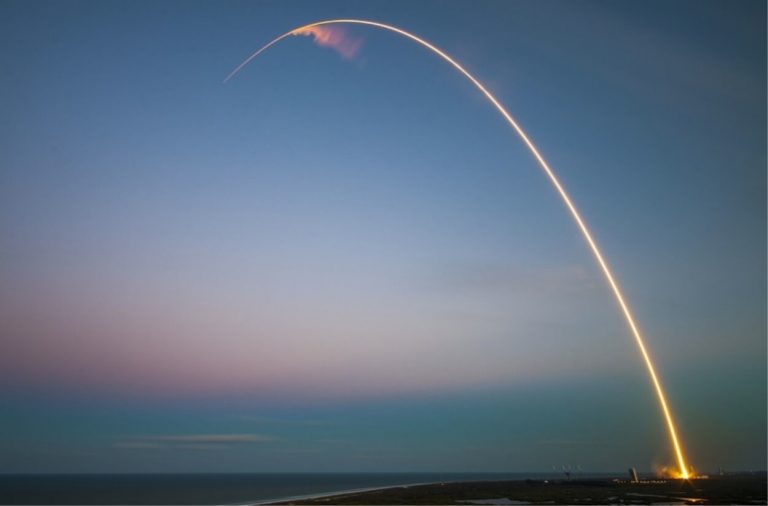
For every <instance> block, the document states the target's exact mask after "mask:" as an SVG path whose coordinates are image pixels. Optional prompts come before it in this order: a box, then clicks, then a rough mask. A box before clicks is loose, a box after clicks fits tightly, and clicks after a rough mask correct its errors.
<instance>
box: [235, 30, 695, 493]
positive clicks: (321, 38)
mask: <svg viewBox="0 0 768 506" xmlns="http://www.w3.org/2000/svg"><path fill="white" fill-rule="evenodd" d="M335 24H357V25H367V26H373V27H376V28H381V29H384V30H388V31H390V32H394V33H396V34H398V35H402V36H403V37H406V38H408V39H410V40H412V41H414V42H416V43H418V44H420V45H421V46H423V47H425V48H427V49H429V50H430V51H432V52H433V53H435V54H437V55H438V56H440V57H441V58H442V59H443V60H445V61H446V62H448V63H450V64H451V65H452V66H453V67H454V68H455V69H456V70H457V71H459V72H460V73H461V74H463V75H464V77H466V78H467V79H469V80H470V81H471V82H472V84H474V85H475V86H476V87H477V89H479V90H480V91H481V92H482V93H483V95H485V97H486V98H487V99H488V100H489V101H490V102H491V104H493V106H494V107H495V108H496V109H497V110H498V111H499V112H500V113H501V115H502V116H503V117H504V119H505V120H507V123H509V125H510V126H511V127H512V128H513V129H514V130H515V132H517V134H518V135H519V136H520V138H521V139H522V141H523V142H524V143H525V145H526V146H527V147H528V150H529V151H530V152H531V154H532V155H533V157H534V158H535V159H536V161H537V162H538V163H539V166H540V167H541V169H542V170H543V171H544V173H545V174H546V175H547V177H548V178H549V180H550V182H551V183H552V185H553V186H554V188H555V190H557V193H558V194H559V195H560V197H561V198H562V200H563V203H564V204H565V206H566V207H567V208H568V211H570V213H571V216H572V217H573V219H574V221H575V222H576V225H577V226H578V227H579V230H580V231H581V233H582V235H583V236H584V240H586V242H587V244H588V245H589V248H590V250H591V251H592V254H593V256H594V257H595V260H596V261H597V264H598V265H599V266H600V269H601V270H602V271H603V274H604V275H605V279H606V281H607V282H608V285H609V286H610V287H611V290H612V291H613V295H614V297H615V298H616V302H617V303H618V304H619V307H620V308H621V312H622V314H623V315H624V319H625V320H626V322H627V325H628V327H629V329H630V330H631V332H632V335H633V336H634V337H635V341H636V343H637V347H638V348H639V350H640V354H641V355H642V357H643V361H644V362H645V365H646V367H647V370H648V374H649V376H650V378H651V382H652V383H653V386H654V389H655V390H656V395H657V397H658V400H659V404H660V406H661V410H662V412H663V414H664V419H665V421H666V425H667V429H668V432H669V438H670V440H671V442H672V446H673V448H674V453H675V455H676V457H677V464H678V468H679V477H680V478H683V479H688V478H690V477H691V476H690V472H689V470H688V467H687V465H686V463H685V458H684V456H683V450H682V447H681V445H680V441H679V440H678V436H677V430H676V429H675V423H674V421H673V419H672V414H671V412H670V409H669V406H668V405H667V400H666V397H665V395H664V389H663V388H662V386H661V381H660V380H659V378H658V376H657V374H656V370H655V368H654V366H653V362H652V361H651V357H650V355H649V354H648V351H647V349H646V347H645V343H644V342H643V338H642V336H641V334H640V330H639V329H638V327H637V325H636V324H635V319H634V317H633V316H632V312H631V311H630V309H629V306H628V305H627V303H626V301H625V300H624V295H623V294H622V292H621V289H620V288H619V285H618V283H617V282H616V280H615V279H614V276H613V273H612V272H611V270H610V268H609V267H608V264H607V262H606V261H605V259H604V258H603V255H602V253H601V252H600V248H598V246H597V243H596V242H595V240H594V239H593V238H592V233H591V232H590V231H589V229H588V228H587V225H586V224H585V223H584V220H583V219H582V218H581V215H580V213H579V211H578V210H577V209H576V206H575V205H574V204H573V202H572V201H571V198H570V197H569V196H568V193H567V192H566V191H565V189H564V188H563V186H562V184H560V181H559V179H558V178H557V176H555V173H554V172H553V171H552V169H551V168H550V167H549V165H548V164H547V162H546V161H545V160H544V157H542V155H541V153H539V150H538V149H537V148H536V146H535V145H534V144H533V142H532V141H531V140H530V139H529V138H528V135H527V134H526V133H525V132H524V131H523V129H522V128H521V127H520V125H518V124H517V122H516V121H515V120H514V118H512V116H511V115H510V114H509V113H508V112H507V110H506V109H505V108H504V106H502V105H501V103H499V101H498V100H497V99H496V97H494V96H493V95H492V94H491V92H489V91H488V90H487V89H486V88H485V86H483V84H482V83H480V81H478V80H477V79H475V77H474V76H472V74H470V73H469V72H468V71H467V70H466V69H465V68H464V67H462V66H461V65H459V64H458V63H457V62H456V61H455V60H454V59H453V58H451V57H450V56H448V55H447V54H446V53H444V52H443V51H441V50H440V49H438V48H437V47H435V46H433V45H432V44H430V43H429V42H427V41H426V40H424V39H422V38H420V37H417V36H416V35H414V34H412V33H409V32H406V31H405V30H401V29H400V28H396V27H394V26H390V25H386V24H384V23H379V22H376V21H367V20H362V19H331V20H326V21H318V22H315V23H310V24H307V25H304V26H301V27H299V28H295V29H293V30H291V31H289V32H287V33H284V34H283V35H281V36H279V37H277V38H276V39H274V40H272V41H271V42H269V43H268V44H266V45H265V46H263V47H262V48H260V49H258V50H257V51H255V52H254V53H253V54H251V55H250V56H249V57H248V58H246V59H245V61H243V62H242V63H241V64H240V65H238V66H237V67H236V68H235V69H234V70H233V71H232V72H231V73H230V74H229V75H228V76H227V78H226V79H225V80H224V82H225V83H226V82H227V81H229V80H230V79H232V78H233V77H234V76H235V75H236V74H237V73H238V72H240V70H241V69H242V68H243V67H245V66H246V65H247V64H248V63H249V62H250V61H251V60H253V59H254V58H256V57H257V56H258V55H259V54H261V53H262V52H264V51H266V50H267V49H269V47H271V46H273V45H274V44H276V43H278V42H280V41H281V40H283V39H284V38H286V37H288V36H289V35H312V36H314V38H315V42H317V43H318V44H319V45H323V46H330V47H332V48H334V49H336V50H337V51H339V53H340V54H342V56H345V57H347V56H346V53H349V51H348V49H344V50H342V49H340V48H345V47H347V46H348V44H349V40H348V39H346V37H345V35H344V34H343V32H336V31H332V30H328V29H327V28H326V26H325V25H335ZM353 47H355V49H354V51H352V53H351V54H352V55H354V53H355V52H356V51H357V48H358V47H359V43H357V44H356V45H353Z"/></svg>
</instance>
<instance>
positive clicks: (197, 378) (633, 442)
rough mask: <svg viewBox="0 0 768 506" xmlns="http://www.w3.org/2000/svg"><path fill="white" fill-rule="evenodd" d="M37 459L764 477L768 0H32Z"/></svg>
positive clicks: (15, 400) (11, 74)
mask: <svg viewBox="0 0 768 506" xmlns="http://www.w3.org/2000/svg"><path fill="white" fill-rule="evenodd" d="M0 10H2V16H0V34H1V35H0V37H2V44H0V64H1V65H2V67H3V68H4V69H5V71H4V72H3V73H2V75H0V89H2V90H3V91H2V93H0V108H1V110H2V111H4V114H3V120H2V121H0V152H2V153H3V155H2V157H1V158H0V248H1V250H2V251H3V262H2V264H0V345H1V346H2V353H0V399H2V401H3V405H4V411H5V414H4V416H3V417H2V418H1V419H0V428H2V430H1V431H0V434H2V435H0V450H2V452H3V454H6V455H12V457H13V458H10V459H4V462H3V463H0V471H4V472H56V471H64V470H68V471H85V472H88V471H96V470H98V471H111V470H113V471H313V470H316V471H349V470H367V471H388V470H391V471H396V470H406V471H407V470H413V471H431V470H435V471H441V470H445V471H449V470H455V471H472V470H483V471H486V470H499V471H504V470H512V471H536V470H547V469H550V466H551V465H552V464H558V465H559V464H562V463H571V464H573V465H576V464H580V465H581V466H582V467H583V468H588V469H594V470H609V469H624V468H626V467H627V466H628V465H634V466H637V467H638V468H643V469H651V468H654V467H658V466H662V465H668V464H671V463H672V462H671V456H670V454H669V444H668V442H667V439H666V435H665V432H664V427H663V424H662V422H661V417H660V413H659V410H658V408H657V406H656V404H655V401H654V398H653V395H652V391H651V387H650V384H649V382H648V380H647V378H646V375H645V371H644V369H643V367H642V363H641V360H640V357H639V355H638V353H637V351H636V349H635V346H634V343H633V341H632V337H631V335H630V334H629V332H628V331H627V330H626V328H625V326H624V324H623V320H622V319H621V316H620V314H619V312H618V308H617V307H616V304H615V302H614V301H613V299H612V297H611V294H610V293H609V291H608V288H607V286H606V285H605V282H604V281H603V279H602V277H601V275H600V273H599V271H598V270H597V268H596V266H595V265H594V262H593V260H592V258H591V256H590V255H589V253H588V251H587V249H586V246H585V244H584V242H583V240H582V238H581V236H580V235H579V234H578V231H577V229H576V227H575V226H574V225H573V223H572V222H571V220H570V218H569V217H568V215H567V213H566V211H565V209H564V207H563V206H562V204H561V202H560V201H559V199H558V198H557V196H556V194H555V193H554V192H553V191H552V189H551V187H550V186H549V184H548V182H547V180H546V179H545V177H544V176H543V175H542V173H541V171H540V170H539V169H538V167H537V166H536V165H535V163H534V161H533V160H532V158H531V157H530V156H529V154H528V153H527V152H526V151H525V149H524V148H523V146H522V144H521V143H520V142H519V140H518V139H517V138H516V137H515V136H514V134H513V132H512V131H511V130H510V129H509V127H508V126H507V125H506V124H505V123H504V122H503V120H502V119H501V118H500V117H499V116H498V114H497V113H496V112H495V111H494V110H493V109H492V107H490V105H489V104H488V103H487V102H486V101H485V100H484V99H483V98H482V96H480V95H479V93H478V92H477V91H476V90H475V89H474V88H473V87H472V86H471V84H470V83H468V82H467V81H466V80H464V79H463V78H461V76H459V75H457V74H456V73H455V72H454V71H453V70H452V69H451V68H450V67H449V66H447V65H446V64H445V63H444V62H442V61H439V60H438V59H436V58H435V57H434V56H433V55H430V54H428V53H427V52H426V51H425V50H423V48H420V47H418V46H416V45H414V44H413V43H411V42H409V41H406V40H403V39H400V38H398V37H395V36H394V35H393V34H391V33H385V32H381V31H376V30H374V29H370V28H365V27H350V28H348V33H349V35H350V36H353V37H355V38H359V39H360V40H361V41H362V45H361V47H360V50H359V52H358V54H357V55H356V56H355V57H354V58H352V59H345V58H342V57H341V56H340V55H339V54H337V53H335V52H334V51H332V50H331V49H329V48H323V47H317V46H315V45H314V44H312V42H311V40H309V39H307V38H303V37H302V38H298V37H297V38H289V39H287V40H285V41H283V42H282V43H281V44H280V45H278V46H275V47H274V48H272V49H270V51H268V52H266V53H264V54H263V55H262V56H260V57H259V58H258V59H257V60H255V61H254V62H253V63H251V65H249V66H248V67H246V68H245V69H244V70H243V72H242V73H241V74H239V75H238V76H237V78H236V79H234V80H232V81H231V82H229V83H228V84H226V85H224V84H222V79H223V78H224V77H225V76H226V75H227V74H228V73H229V72H230V71H231V70H232V69H233V68H234V67H235V66H236V65H237V64H238V63H239V62H240V61H242V59H243V58H245V57H246V56H247V55H248V54H250V52H251V51H253V50H254V49H255V48H257V47H259V46H260V45H262V44H264V43H265V42H267V41H269V40H271V39H272V38H274V37H275V36H277V35H279V34H281V33H284V32H285V31H287V30H290V29H292V28H294V27H296V26H300V25H302V24H305V23H307V22H311V21H315V20H318V19H328V18H335V17H347V16H349V17H357V18H365V19H374V20H378V21H382V22H385V23H390V24H393V25H396V26H401V27H402V28H405V29H407V30H411V31H413V32H414V33H417V34H418V35H420V36H423V37H424V38H426V39H427V40H429V41H431V42H433V43H434V44H436V45H437V46H438V47H440V48H442V49H444V50H446V51H447V52H448V53H449V54H451V55H453V56H454V57H455V58H456V59H457V60H458V61H459V62H461V63H462V64H464V65H466V67H467V68H468V69H469V70H470V71H471V72H473V73H474V74H475V75H476V76H477V77H478V78H479V79H481V80H482V81H483V82H485V83H486V84H487V85H488V87H489V89H490V90H491V91H492V92H493V93H495V94H496V95H497V96H498V98H499V99H500V100H501V102H502V103H504V104H505V105H506V106H507V107H508V109H509V110H510V111H511V112H512V114H513V115H514V116H515V117H516V118H517V119H518V120H519V121H520V123H521V124H522V125H523V127H524V128H525V129H526V131H527V132H528V133H529V134H530V136H531V138H532V139H533V141H534V142H535V143H536V144H537V145H538V146H539V147H540V148H541V150H542V152H543V153H544V156H545V157H546V158H547V159H548V161H549V162H550V163H551V165H552V167H553V168H554V170H555V171H556V172H557V174H558V175H559V177H560V178H561V179H562V181H563V183H564V184H565V186H566V188H567V189H568V190H569V192H570V193H571V195H572V197H573V199H574V201H575V202H576V204H577V206H579V208H580V209H581V211H582V213H583V215H584V217H585V218H586V220H587V221H588V223H589V224H590V226H591V228H592V229H593V231H594V233H595V236H596V238H597V240H598V242H599V243H600V245H601V246H602V248H603V250H604V253H605V255H606V257H607V258H608V260H609V262H610V264H611V265H612V267H613V268H614V271H615V274H616V275H617V278H618V279H619V281H620V283H621V284H622V286H623V288H624V290H625V292H626V295H627V297H628V299H629V301H630V304H631V305H632V307H633V309H634V311H635V313H636V316H637V319H638V321H639V324H640V327H641V328H642V330H643V331H644V334H645V336H646V338H647V342H648V346H649V348H650V350H651V353H652V355H653V357H654V359H655V360H656V362H657V366H658V369H659V372H660V374H661V376H662V378H663V379H664V381H665V385H666V387H667V390H668V395H669V398H670V401H671V402H672V406H673V409H674V412H675V415H676V417H677V419H678V420H679V425H680V430H681V436H682V439H683V443H684V445H685V447H686V449H687V451H688V453H689V454H690V460H691V461H692V463H693V465H694V466H696V467H698V468H702V469H715V468H716V467H717V466H719V465H723V466H725V467H726V468H734V469H735V468H739V469H747V468H753V467H760V466H763V467H764V463H765V458H766V454H765V447H766V444H765V443H766V400H765V399H766V386H765V385H766V359H765V357H766V330H765V329H766V309H765V308H766V287H765V280H766V247H765V245H766V212H765V188H766V171H765V167H766V146H765V139H766V121H765V110H766V97H765V88H766V68H765V67H766V65H765V61H766V53H765V41H766V39H765V37H766V34H765V23H764V20H765V14H766V13H765V5H764V3H761V2H749V1H742V2H738V3H731V2H674V3H670V2H628V1H622V2H586V1H579V2H556V1H546V2H527V1H518V2H473V3H472V4H471V5H470V4H468V3H464V2H416V3H413V2H407V3H405V2H365V3H359V2H222V3H214V2H170V1H168V2H161V3H154V2H116V1H115V2H35V3H27V2H5V3H3V4H2V6H1V7H0Z"/></svg>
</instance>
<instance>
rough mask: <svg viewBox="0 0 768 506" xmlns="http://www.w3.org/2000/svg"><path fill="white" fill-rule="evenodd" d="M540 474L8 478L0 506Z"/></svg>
mask: <svg viewBox="0 0 768 506" xmlns="http://www.w3.org/2000/svg"><path fill="white" fill-rule="evenodd" d="M552 476H553V475H551V474H545V473H539V474H531V473H325V474H321V473H312V474H303V473H274V474H271V473H259V474H57V475H51V474H27V475H19V474H6V475H0V504H141V505H147V504H158V505H161V504H254V503H259V502H264V501H269V500H274V499H284V498H295V497H301V496H308V495H317V494H324V493H331V492H340V491H348V490H359V489H368V488H379V487H386V486H395V485H409V484H416V483H435V482H447V481H479V480H510V479H515V480H520V479H526V478H547V477H552Z"/></svg>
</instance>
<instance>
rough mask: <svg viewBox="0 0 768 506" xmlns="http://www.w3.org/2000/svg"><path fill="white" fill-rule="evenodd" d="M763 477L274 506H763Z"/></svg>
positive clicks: (504, 485)
mask: <svg viewBox="0 0 768 506" xmlns="http://www.w3.org/2000/svg"><path fill="white" fill-rule="evenodd" d="M766 488H767V483H766V473H765V472H761V473H744V474H733V475H725V476H714V477H711V478H707V479H693V480H675V479H648V480H640V482H632V481H630V480H627V479H622V478H614V479H571V480H565V479H564V480H516V481H476V482H455V483H433V484H425V485H412V486H398V487H388V488H381V489H376V490H368V491H363V492H349V493H341V494H337V495H324V496H321V497H314V498H304V499H292V500H287V501H281V502H276V503H273V504H280V505H288V504H295V505H299V504H302V505H331V504H339V505H362V504H372V505H382V504H391V505H401V504H413V505H421V504H463V505H487V504H501V505H519V504H766Z"/></svg>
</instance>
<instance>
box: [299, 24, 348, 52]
mask: <svg viewBox="0 0 768 506" xmlns="http://www.w3.org/2000/svg"><path fill="white" fill-rule="evenodd" d="M293 35H304V36H306V37H312V38H314V40H315V44H317V45H318V46H323V47H329V48H331V49H333V50H335V51H336V52H337V53H339V54H340V55H341V56H342V57H344V58H346V59H347V60H351V59H353V58H354V57H355V56H357V53H358V51H360V47H361V46H362V44H363V41H362V39H360V38H358V37H353V36H351V35H349V34H348V33H347V31H346V30H344V28H342V27H339V26H310V27H307V28H301V29H299V30H296V31H294V32H293Z"/></svg>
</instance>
